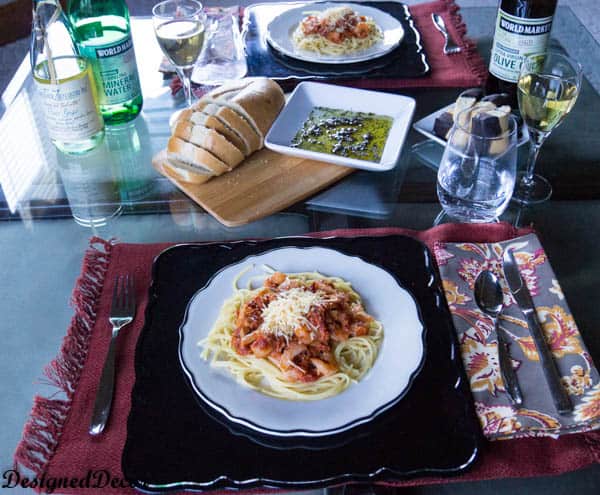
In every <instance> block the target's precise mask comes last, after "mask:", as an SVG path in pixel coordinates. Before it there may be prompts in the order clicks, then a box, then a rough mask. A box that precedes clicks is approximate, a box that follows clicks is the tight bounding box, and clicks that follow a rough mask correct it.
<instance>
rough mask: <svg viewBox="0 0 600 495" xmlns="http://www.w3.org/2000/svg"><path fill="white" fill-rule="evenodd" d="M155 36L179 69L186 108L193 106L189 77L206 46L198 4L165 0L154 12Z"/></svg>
mask: <svg viewBox="0 0 600 495" xmlns="http://www.w3.org/2000/svg"><path fill="white" fill-rule="evenodd" d="M152 15H153V20H154V33H155V34H156V39H157V41H158V44H159V45H160V48H161V49H162V51H163V53H164V54H165V56H166V57H167V58H168V59H169V61H170V62H171V63H172V64H173V65H174V66H175V68H176V69H177V73H178V74H179V77H180V79H181V82H182V83H183V88H184V91H185V100H186V104H187V106H188V107H189V106H191V104H192V87H191V81H190V77H191V75H192V71H193V69H194V64H195V63H196V60H198V57H199V56H200V52H201V51H202V46H203V45H204V34H205V29H206V15H205V14H204V12H203V10H202V4H201V3H200V2H197V1H196V0H165V1H164V2H160V3H158V4H156V5H155V6H154V8H153V9H152Z"/></svg>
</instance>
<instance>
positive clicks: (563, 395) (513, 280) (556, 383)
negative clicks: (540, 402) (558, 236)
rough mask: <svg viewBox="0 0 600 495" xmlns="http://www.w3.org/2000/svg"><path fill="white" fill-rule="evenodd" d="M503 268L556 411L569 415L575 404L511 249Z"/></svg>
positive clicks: (507, 251)
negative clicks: (561, 375)
mask: <svg viewBox="0 0 600 495" xmlns="http://www.w3.org/2000/svg"><path fill="white" fill-rule="evenodd" d="M503 268H504V276H505V278H506V282H507V284H508V288H509V289H510V292H511V293H512V295H513V297H514V298H515V301H517V304H518V305H519V308H521V311H522V312H523V314H524V315H525V318H526V320H527V325H528V327H529V332H530V333H531V336H532V337H533V342H534V343H535V347H536V349H537V352H538V356H539V359H540V364H541V365H542V370H543V371H544V376H545V377H546V382H547V383H548V387H549V388H550V394H551V395H552V400H553V401H554V405H555V407H556V410H557V411H558V413H559V414H561V415H566V414H569V413H570V412H571V411H572V410H573V404H572V403H571V399H569V396H568V394H567V391H566V390H565V388H564V387H563V385H562V383H561V381H560V374H559V372H558V368H557V367H556V363H555V362H554V359H553V358H552V353H551V351H550V348H549V347H548V343H547V342H546V337H545V336H544V332H543V330H542V327H541V325H540V322H539V320H538V318H537V314H536V311H535V306H534V305H533V299H532V298H531V294H530V292H529V289H528V288H527V284H526V283H525V281H524V280H523V278H522V277H521V274H520V272H519V265H518V264H517V261H516V260H515V257H514V255H513V253H512V251H511V250H509V249H505V250H504V255H503Z"/></svg>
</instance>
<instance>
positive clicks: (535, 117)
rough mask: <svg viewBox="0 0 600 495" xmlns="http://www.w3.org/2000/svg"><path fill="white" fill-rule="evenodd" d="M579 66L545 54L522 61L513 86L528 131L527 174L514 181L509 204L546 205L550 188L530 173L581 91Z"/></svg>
mask: <svg viewBox="0 0 600 495" xmlns="http://www.w3.org/2000/svg"><path fill="white" fill-rule="evenodd" d="M581 77H582V69H581V66H580V65H579V64H578V63H577V62H575V61H574V60H571V59H570V58H568V57H566V56H565V55H562V54H560V53H557V52H555V51H552V50H549V51H548V52H546V53H540V54H534V55H529V56H528V57H526V58H525V60H524V61H523V66H522V68H521V75H520V77H519V83H518V85H517V96H518V99H519V110H520V112H521V116H522V117H523V121H524V122H525V124H526V125H527V129H528V130H529V138H530V140H531V143H530V151H529V159H528V163H527V170H526V172H525V173H524V174H521V175H520V176H519V178H518V182H517V186H516V188H515V192H514V195H513V200H514V201H516V202H517V203H520V204H523V205H530V204H535V203H541V202H543V201H546V200H547V199H548V198H549V197H550V196H551V194H552V186H551V185H550V183H549V182H548V181H547V180H546V179H545V178H544V177H542V176H540V175H536V174H534V173H533V171H534V168H535V163H536V160H537V156H538V154H539V151H540V148H541V146H542V144H543V143H544V141H545V140H546V138H547V137H548V136H549V135H550V133H551V132H552V131H553V130H554V129H555V128H556V127H558V126H559V125H560V124H561V123H562V122H563V120H564V119H565V117H566V116H567V115H568V113H569V112H570V111H571V109H572V108H573V106H574V105H575V101H576V100H577V96H578V95H579V90H580V88H581Z"/></svg>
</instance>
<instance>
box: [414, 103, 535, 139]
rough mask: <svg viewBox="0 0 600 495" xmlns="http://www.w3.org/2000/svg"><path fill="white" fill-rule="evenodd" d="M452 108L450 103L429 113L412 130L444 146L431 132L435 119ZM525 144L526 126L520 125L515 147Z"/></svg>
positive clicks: (527, 137) (527, 136) (527, 134)
mask: <svg viewBox="0 0 600 495" xmlns="http://www.w3.org/2000/svg"><path fill="white" fill-rule="evenodd" d="M453 107H454V103H450V104H449V105H446V106H445V107H444V108H440V109H439V110H438V111H437V112H433V113H430V114H429V115H427V116H426V117H423V118H422V119H420V120H418V121H417V122H415V123H414V124H413V128H414V130H415V131H417V132H420V133H421V134H423V135H424V136H427V137H428V138H429V139H432V140H433V141H435V142H436V143H439V144H441V145H442V146H446V143H447V141H446V140H445V139H443V138H441V137H439V136H438V135H436V134H435V133H434V132H433V126H434V124H435V119H437V118H438V117H439V116H440V115H442V114H443V113H444V112H448V111H450V110H452V108H453ZM527 142H529V132H527V126H526V125H521V129H520V136H519V141H518V142H517V146H523V145H524V144H525V143H527Z"/></svg>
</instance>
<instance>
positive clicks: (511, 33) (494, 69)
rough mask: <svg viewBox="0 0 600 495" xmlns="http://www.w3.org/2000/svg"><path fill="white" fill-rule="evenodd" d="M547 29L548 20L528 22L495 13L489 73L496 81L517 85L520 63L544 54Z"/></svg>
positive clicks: (550, 20)
mask: <svg viewBox="0 0 600 495" xmlns="http://www.w3.org/2000/svg"><path fill="white" fill-rule="evenodd" d="M551 29H552V16H550V17H541V18H538V19H531V18H524V17H516V16H514V15H511V14H508V13H506V12H504V11H503V10H502V9H498V19H497V21H496V33H495V34H494V44H493V46H492V58H491V60H490V72H491V73H492V74H493V75H494V76H496V77H497V78H498V79H502V80H504V81H508V82H517V81H518V80H519V72H520V71H521V64H522V63H523V59H524V58H525V57H526V56H527V55H530V54H532V53H540V52H543V51H545V50H546V45H547V43H548V39H549V38H550V30H551Z"/></svg>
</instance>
